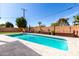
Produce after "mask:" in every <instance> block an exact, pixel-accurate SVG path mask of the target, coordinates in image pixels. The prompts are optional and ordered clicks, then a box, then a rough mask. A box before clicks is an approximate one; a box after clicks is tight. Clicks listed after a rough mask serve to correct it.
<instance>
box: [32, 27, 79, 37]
mask: <svg viewBox="0 0 79 59" xmlns="http://www.w3.org/2000/svg"><path fill="white" fill-rule="evenodd" d="M33 30H34V32H38V33H39V31H40V28H39V27H34V28H33ZM41 31H42V32H46V33H48V32H50V31H54V32H55V33H56V34H59V35H77V36H79V26H51V27H41Z"/></svg>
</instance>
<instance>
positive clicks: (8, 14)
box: [0, 3, 79, 26]
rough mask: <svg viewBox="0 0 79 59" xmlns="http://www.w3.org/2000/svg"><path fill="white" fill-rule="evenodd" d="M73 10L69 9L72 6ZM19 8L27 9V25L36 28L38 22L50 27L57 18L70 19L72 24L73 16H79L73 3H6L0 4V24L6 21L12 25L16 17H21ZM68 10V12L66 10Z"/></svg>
mask: <svg viewBox="0 0 79 59" xmlns="http://www.w3.org/2000/svg"><path fill="white" fill-rule="evenodd" d="M74 5H75V7H73V8H70V7H72V6H74ZM21 8H25V9H27V11H26V19H27V22H28V25H31V26H37V25H38V22H39V21H41V22H42V24H44V25H46V26H50V24H51V23H52V22H56V21H57V20H58V19H59V18H62V17H68V18H70V20H69V23H70V24H72V22H73V18H72V17H73V16H74V15H77V14H79V4H74V3H32V4H31V3H29V4H27V3H25V4H24V3H16V4H15V3H14V4H13V3H7V4H5V3H4V4H3V3H2V4H0V17H2V18H1V19H0V24H1V23H5V22H7V21H9V22H11V23H13V24H14V25H15V24H16V23H15V20H16V18H17V17H21V16H22V10H21ZM67 8H69V9H68V10H66V9H67Z"/></svg>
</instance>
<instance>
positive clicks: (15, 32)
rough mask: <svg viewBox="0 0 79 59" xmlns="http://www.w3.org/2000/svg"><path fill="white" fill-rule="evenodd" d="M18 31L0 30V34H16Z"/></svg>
mask: <svg viewBox="0 0 79 59" xmlns="http://www.w3.org/2000/svg"><path fill="white" fill-rule="evenodd" d="M18 33H20V32H0V34H18Z"/></svg>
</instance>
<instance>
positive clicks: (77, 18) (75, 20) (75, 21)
mask: <svg viewBox="0 0 79 59" xmlns="http://www.w3.org/2000/svg"><path fill="white" fill-rule="evenodd" d="M73 17H74V22H73V23H74V25H79V15H77V16H73Z"/></svg>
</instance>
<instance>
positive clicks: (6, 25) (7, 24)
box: [5, 22, 14, 28]
mask: <svg viewBox="0 0 79 59" xmlns="http://www.w3.org/2000/svg"><path fill="white" fill-rule="evenodd" d="M5 27H9V28H10V27H14V25H13V24H12V23H10V22H6V23H5Z"/></svg>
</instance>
